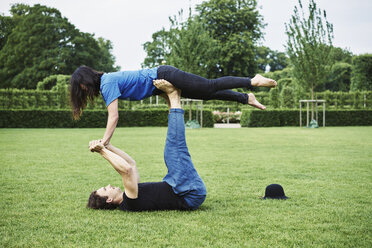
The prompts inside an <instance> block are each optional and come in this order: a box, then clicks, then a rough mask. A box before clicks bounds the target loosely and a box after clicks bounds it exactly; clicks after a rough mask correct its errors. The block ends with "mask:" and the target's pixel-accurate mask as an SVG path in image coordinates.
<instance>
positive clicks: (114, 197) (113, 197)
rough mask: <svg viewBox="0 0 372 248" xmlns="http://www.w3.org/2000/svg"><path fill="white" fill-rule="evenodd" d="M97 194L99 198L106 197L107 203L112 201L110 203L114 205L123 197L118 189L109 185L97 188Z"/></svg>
mask: <svg viewBox="0 0 372 248" xmlns="http://www.w3.org/2000/svg"><path fill="white" fill-rule="evenodd" d="M97 194H98V195H99V196H107V197H108V199H107V201H112V203H116V201H118V200H119V199H120V197H121V196H122V195H123V191H121V189H120V188H119V187H112V186H111V185H110V184H109V185H107V186H106V187H102V188H99V189H98V190H97Z"/></svg>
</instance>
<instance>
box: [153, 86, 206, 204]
mask: <svg viewBox="0 0 372 248" xmlns="http://www.w3.org/2000/svg"><path fill="white" fill-rule="evenodd" d="M154 85H155V86H156V87H157V88H158V89H160V90H162V91H163V92H165V93H166V94H167V96H168V98H169V102H170V107H171V108H170V111H169V115H168V132H167V139H166V143H165V148H164V161H165V164H166V166H167V168H168V173H167V175H166V176H165V177H164V179H163V181H165V182H166V183H168V184H169V185H170V186H171V187H172V188H173V191H174V192H175V193H176V194H178V195H180V196H184V199H185V201H186V202H187V204H188V205H189V206H190V207H191V208H197V207H198V206H200V205H201V203H202V202H203V201H204V199H205V195H206V193H207V192H206V189H205V185H204V183H203V181H202V179H201V178H200V176H199V174H198V173H197V171H196V170H195V167H194V165H193V163H192V161H191V156H190V153H189V151H188V148H187V144H186V138H185V121H184V117H183V114H184V111H183V109H182V108H181V92H180V90H178V89H176V88H175V87H174V86H173V85H172V84H170V83H169V82H167V81H165V80H164V81H161V82H154Z"/></svg>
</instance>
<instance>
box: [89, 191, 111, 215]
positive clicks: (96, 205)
mask: <svg viewBox="0 0 372 248" xmlns="http://www.w3.org/2000/svg"><path fill="white" fill-rule="evenodd" d="M107 199H108V197H107V196H99V195H98V194H97V190H95V191H93V192H92V193H91V194H90V196H89V200H88V204H87V208H93V209H109V210H113V209H115V208H117V207H118V205H116V204H113V203H107V202H106V200H107Z"/></svg>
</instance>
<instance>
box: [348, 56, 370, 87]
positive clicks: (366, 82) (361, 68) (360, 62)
mask: <svg viewBox="0 0 372 248" xmlns="http://www.w3.org/2000/svg"><path fill="white" fill-rule="evenodd" d="M350 88H351V89H350V90H351V91H362V90H372V54H368V53H367V54H362V55H359V56H355V57H354V58H353V64H352V71H351V87H350Z"/></svg>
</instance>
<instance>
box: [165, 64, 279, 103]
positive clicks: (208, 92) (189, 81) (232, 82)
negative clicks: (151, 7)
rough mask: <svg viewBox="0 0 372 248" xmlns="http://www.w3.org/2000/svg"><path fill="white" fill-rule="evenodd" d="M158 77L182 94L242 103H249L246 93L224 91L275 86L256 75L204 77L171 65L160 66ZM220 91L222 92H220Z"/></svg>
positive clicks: (273, 82)
mask: <svg viewBox="0 0 372 248" xmlns="http://www.w3.org/2000/svg"><path fill="white" fill-rule="evenodd" d="M158 79H165V80H167V81H169V82H171V83H172V84H173V85H174V86H175V87H176V88H178V89H180V90H182V96H183V97H188V98H192V99H202V100H212V99H215V100H227V101H236V102H240V103H243V104H247V103H249V101H248V99H246V98H247V94H243V93H235V92H234V91H226V90H228V89H234V88H252V87H275V86H276V82H275V81H274V80H272V79H268V78H265V77H262V76H261V75H256V76H255V77H254V78H252V80H251V79H250V78H248V77H245V78H244V77H231V76H228V77H222V78H217V79H211V80H209V79H206V78H203V77H200V76H198V75H195V74H191V73H187V72H184V71H181V70H179V69H177V68H175V67H172V66H160V67H159V69H158ZM221 91H222V92H221Z"/></svg>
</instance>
